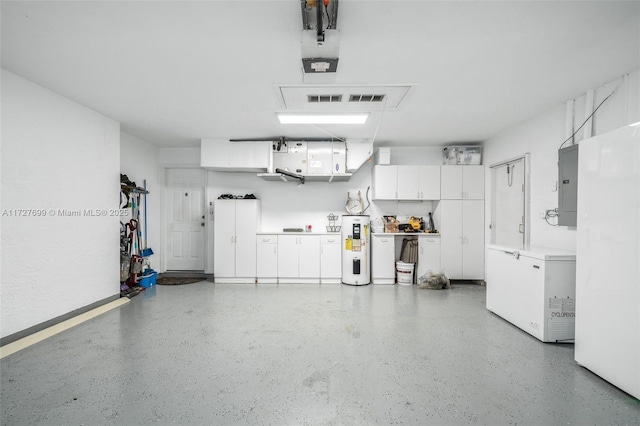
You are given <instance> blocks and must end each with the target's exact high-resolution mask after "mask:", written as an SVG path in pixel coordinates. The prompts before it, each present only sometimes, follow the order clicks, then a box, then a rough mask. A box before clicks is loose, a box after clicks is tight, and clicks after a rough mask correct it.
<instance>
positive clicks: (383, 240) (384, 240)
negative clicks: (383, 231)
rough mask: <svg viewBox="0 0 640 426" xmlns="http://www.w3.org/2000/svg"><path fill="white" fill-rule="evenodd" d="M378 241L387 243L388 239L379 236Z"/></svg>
mask: <svg viewBox="0 0 640 426" xmlns="http://www.w3.org/2000/svg"><path fill="white" fill-rule="evenodd" d="M380 242H381V243H387V242H389V240H387V239H386V238H380Z"/></svg>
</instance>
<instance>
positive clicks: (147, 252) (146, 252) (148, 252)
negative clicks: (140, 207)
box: [142, 179, 153, 257]
mask: <svg viewBox="0 0 640 426" xmlns="http://www.w3.org/2000/svg"><path fill="white" fill-rule="evenodd" d="M143 184H144V186H143V189H144V249H142V257H147V256H151V255H152V254H153V250H151V249H150V248H149V247H148V246H147V180H146V179H145V180H144V181H143Z"/></svg>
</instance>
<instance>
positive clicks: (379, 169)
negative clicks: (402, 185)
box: [372, 166, 398, 200]
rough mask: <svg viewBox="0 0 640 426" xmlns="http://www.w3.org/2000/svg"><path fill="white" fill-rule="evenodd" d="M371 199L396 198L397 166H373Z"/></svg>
mask: <svg viewBox="0 0 640 426" xmlns="http://www.w3.org/2000/svg"><path fill="white" fill-rule="evenodd" d="M372 180H373V199H374V200H395V199H397V198H398V193H397V186H398V166H373V179H372Z"/></svg>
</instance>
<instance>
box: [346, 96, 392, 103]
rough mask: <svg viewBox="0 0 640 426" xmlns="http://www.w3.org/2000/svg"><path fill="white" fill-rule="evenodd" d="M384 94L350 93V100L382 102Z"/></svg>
mask: <svg viewBox="0 0 640 426" xmlns="http://www.w3.org/2000/svg"><path fill="white" fill-rule="evenodd" d="M383 100H384V95H349V102H382V101H383Z"/></svg>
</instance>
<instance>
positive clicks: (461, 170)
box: [440, 166, 484, 200]
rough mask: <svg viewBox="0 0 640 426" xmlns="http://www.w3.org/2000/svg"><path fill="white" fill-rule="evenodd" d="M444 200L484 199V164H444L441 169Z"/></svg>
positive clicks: (442, 197)
mask: <svg viewBox="0 0 640 426" xmlns="http://www.w3.org/2000/svg"><path fill="white" fill-rule="evenodd" d="M440 176H441V182H440V183H441V185H440V187H441V192H440V198H441V199H443V200H483V199H484V167H483V166H442V167H441V170H440Z"/></svg>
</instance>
